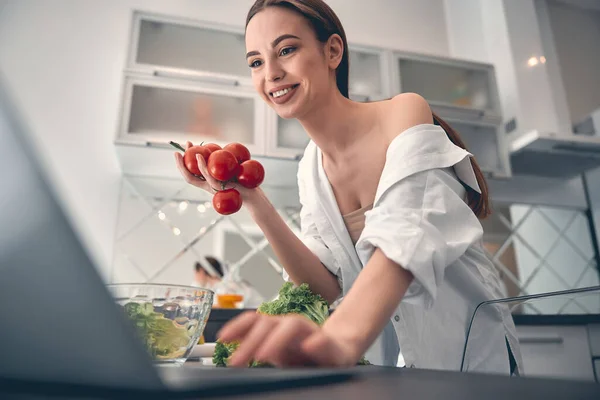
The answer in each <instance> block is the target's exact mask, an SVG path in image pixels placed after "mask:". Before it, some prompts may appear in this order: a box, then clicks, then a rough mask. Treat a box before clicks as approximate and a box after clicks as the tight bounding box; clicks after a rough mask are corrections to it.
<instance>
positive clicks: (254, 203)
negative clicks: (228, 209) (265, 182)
mask: <svg viewBox="0 0 600 400" xmlns="http://www.w3.org/2000/svg"><path fill="white" fill-rule="evenodd" d="M243 204H244V206H245V207H246V209H247V210H248V211H249V212H250V215H251V216H252V217H253V218H255V217H257V216H259V215H261V214H264V213H265V212H270V211H272V209H273V205H272V204H271V202H270V201H269V199H268V198H267V196H266V195H265V192H263V190H262V189H261V188H260V187H258V188H256V189H252V190H248V191H247V192H246V193H244V198H243Z"/></svg>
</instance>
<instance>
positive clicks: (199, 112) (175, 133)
mask: <svg viewBox="0 0 600 400" xmlns="http://www.w3.org/2000/svg"><path fill="white" fill-rule="evenodd" d="M264 107H265V105H264V104H263V102H262V100H260V98H258V96H256V95H255V94H254V93H253V92H251V91H249V90H248V91H244V90H241V89H239V88H225V87H222V86H219V85H215V84H208V83H197V82H193V83H192V82H181V81H178V80H174V79H167V78H156V77H152V78H148V77H134V76H130V77H128V78H127V79H126V82H125V89H124V97H123V113H122V121H121V128H120V129H119V134H118V138H117V143H118V144H130V145H131V144H134V145H135V144H140V145H151V146H159V147H160V146H164V145H168V143H169V141H171V140H173V141H177V142H180V143H185V141H186V140H190V141H192V142H194V143H199V142H202V141H210V142H215V143H218V144H221V145H223V144H227V143H229V142H241V143H244V144H245V145H246V146H247V147H248V149H249V150H250V151H251V152H252V153H254V154H262V152H263V151H264V143H263V136H262V135H260V134H258V133H259V132H262V131H264V129H265V128H264V125H265V120H264V115H265V112H264V111H265V110H264Z"/></svg>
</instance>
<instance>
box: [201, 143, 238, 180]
mask: <svg viewBox="0 0 600 400" xmlns="http://www.w3.org/2000/svg"><path fill="white" fill-rule="evenodd" d="M239 172H240V166H239V164H238V162H237V160H236V158H235V156H234V155H233V154H231V153H230V152H228V151H226V150H217V151H215V152H214V153H212V154H211V155H210V157H208V173H209V174H210V175H211V176H212V177H213V178H215V179H216V180H218V181H221V182H228V181H230V180H232V179H233V178H235V177H237V175H238V174H239Z"/></svg>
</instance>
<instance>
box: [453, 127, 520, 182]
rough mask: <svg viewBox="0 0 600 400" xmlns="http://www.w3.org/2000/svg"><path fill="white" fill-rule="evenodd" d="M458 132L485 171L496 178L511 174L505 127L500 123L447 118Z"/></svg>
mask: <svg viewBox="0 0 600 400" xmlns="http://www.w3.org/2000/svg"><path fill="white" fill-rule="evenodd" d="M445 121H446V122H448V124H450V126H451V127H452V128H453V129H454V130H456V132H458V134H459V135H460V137H461V139H462V140H463V142H464V143H465V145H466V147H467V149H468V150H469V152H470V153H471V154H473V155H474V156H475V159H476V160H477V163H478V164H479V166H480V167H481V170H482V171H483V172H484V173H487V175H488V176H492V177H494V178H507V177H510V175H511V170H510V160H509V155H508V152H506V151H503V149H505V148H506V143H505V135H504V129H503V128H502V126H500V125H493V124H482V123H476V122H470V121H461V120H453V119H445Z"/></svg>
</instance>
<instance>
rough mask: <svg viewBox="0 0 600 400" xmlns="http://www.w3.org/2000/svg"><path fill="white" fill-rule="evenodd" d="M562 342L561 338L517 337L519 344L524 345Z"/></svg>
mask: <svg viewBox="0 0 600 400" xmlns="http://www.w3.org/2000/svg"><path fill="white" fill-rule="evenodd" d="M563 342H564V339H563V337H562V336H526V337H519V343H524V344H561V343H563Z"/></svg>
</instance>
